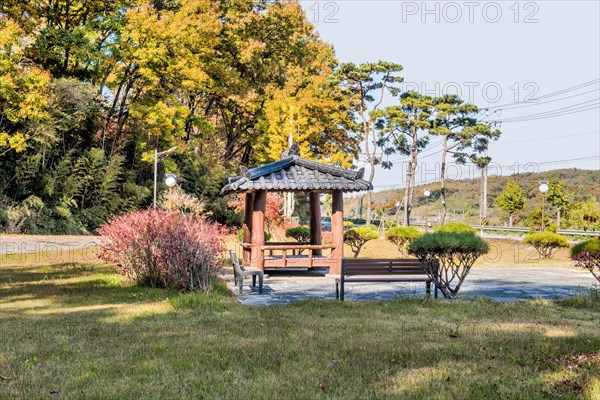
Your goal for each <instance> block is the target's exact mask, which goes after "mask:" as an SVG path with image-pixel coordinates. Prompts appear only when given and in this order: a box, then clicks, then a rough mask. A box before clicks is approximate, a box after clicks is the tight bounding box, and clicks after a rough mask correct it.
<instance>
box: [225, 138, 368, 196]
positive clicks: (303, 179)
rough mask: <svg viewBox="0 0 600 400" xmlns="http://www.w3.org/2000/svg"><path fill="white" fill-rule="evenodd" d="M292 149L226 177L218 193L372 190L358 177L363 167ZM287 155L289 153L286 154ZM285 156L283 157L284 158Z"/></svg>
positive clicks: (362, 171) (366, 182)
mask: <svg viewBox="0 0 600 400" xmlns="http://www.w3.org/2000/svg"><path fill="white" fill-rule="evenodd" d="M293 153H294V152H293V149H290V151H289V153H287V154H284V155H283V157H284V158H282V159H281V160H279V161H275V162H272V163H270V164H266V165H263V166H260V167H257V168H252V169H246V168H244V169H243V171H242V174H241V175H240V176H237V177H227V180H228V182H227V185H225V186H224V187H223V189H221V194H230V193H244V192H252V191H255V190H261V189H266V190H269V191H273V192H309V191H329V190H334V189H340V190H342V191H344V192H357V191H362V190H372V189H373V185H372V184H371V183H370V182H368V181H366V180H364V179H362V177H363V174H364V168H361V169H360V170H358V171H352V170H349V169H344V168H340V167H334V166H331V165H325V164H321V163H318V162H316V161H311V160H307V159H305V158H302V157H300V156H298V155H295V154H293ZM288 154H290V155H289V156H287V155H288ZM286 156H287V157H286Z"/></svg>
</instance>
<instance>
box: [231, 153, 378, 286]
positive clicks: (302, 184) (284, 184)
mask: <svg viewBox="0 0 600 400" xmlns="http://www.w3.org/2000/svg"><path fill="white" fill-rule="evenodd" d="M299 153H300V151H299V148H298V146H297V145H295V144H294V145H292V146H291V147H290V149H289V150H287V151H285V152H284V153H283V154H282V157H281V160H279V161H275V162H272V163H270V164H266V165H263V166H260V167H257V168H253V169H247V168H243V169H242V174H241V175H240V176H238V177H228V178H227V179H228V183H227V184H226V185H225V186H224V187H223V189H221V194H234V193H237V194H243V195H245V218H244V226H243V233H244V236H243V242H242V243H241V246H242V248H243V253H244V265H247V266H250V267H256V268H259V269H261V270H264V269H265V268H322V267H328V268H329V274H330V275H333V274H335V275H339V273H340V272H341V265H342V259H343V258H344V198H343V194H344V192H358V191H364V190H372V189H373V186H372V185H371V183H370V182H368V181H366V180H364V179H362V178H363V174H364V169H361V170H359V171H353V170H348V169H344V168H340V167H335V166H331V165H326V164H321V163H319V162H316V161H311V160H307V159H305V158H302V157H300V156H299ZM267 192H294V193H308V195H309V203H310V241H309V242H308V243H298V242H265V235H264V233H265V209H266V200H267ZM322 193H330V194H331V242H329V243H323V235H322V227H321V202H320V196H321V194H322Z"/></svg>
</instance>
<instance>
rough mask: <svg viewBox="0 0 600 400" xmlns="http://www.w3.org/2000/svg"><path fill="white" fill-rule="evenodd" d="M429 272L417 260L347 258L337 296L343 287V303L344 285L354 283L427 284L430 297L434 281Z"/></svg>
mask: <svg viewBox="0 0 600 400" xmlns="http://www.w3.org/2000/svg"><path fill="white" fill-rule="evenodd" d="M428 271H429V266H428V265H427V264H426V263H424V262H422V261H421V260H419V259H416V258H391V259H390V258H345V259H343V260H342V273H341V276H340V278H338V279H336V296H338V295H339V294H340V293H338V285H341V297H340V299H341V300H342V301H343V300H344V283H352V282H425V283H426V292H427V296H429V293H430V292H429V291H430V285H431V282H432V280H431V279H430V278H429V276H428ZM435 296H436V297H437V288H436V292H435Z"/></svg>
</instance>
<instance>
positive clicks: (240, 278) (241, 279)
mask: <svg viewBox="0 0 600 400" xmlns="http://www.w3.org/2000/svg"><path fill="white" fill-rule="evenodd" d="M238 284H239V287H240V294H242V292H243V290H244V275H240V276H239V277H238Z"/></svg>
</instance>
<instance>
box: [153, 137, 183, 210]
mask: <svg viewBox="0 0 600 400" xmlns="http://www.w3.org/2000/svg"><path fill="white" fill-rule="evenodd" d="M175 149H177V147H171V148H170V149H169V150H165V151H161V152H159V151H158V150H157V149H154V196H153V201H152V204H153V205H154V208H156V180H157V176H158V157H160V156H167V155H169V154H171V153H172V152H174V151H175Z"/></svg>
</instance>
